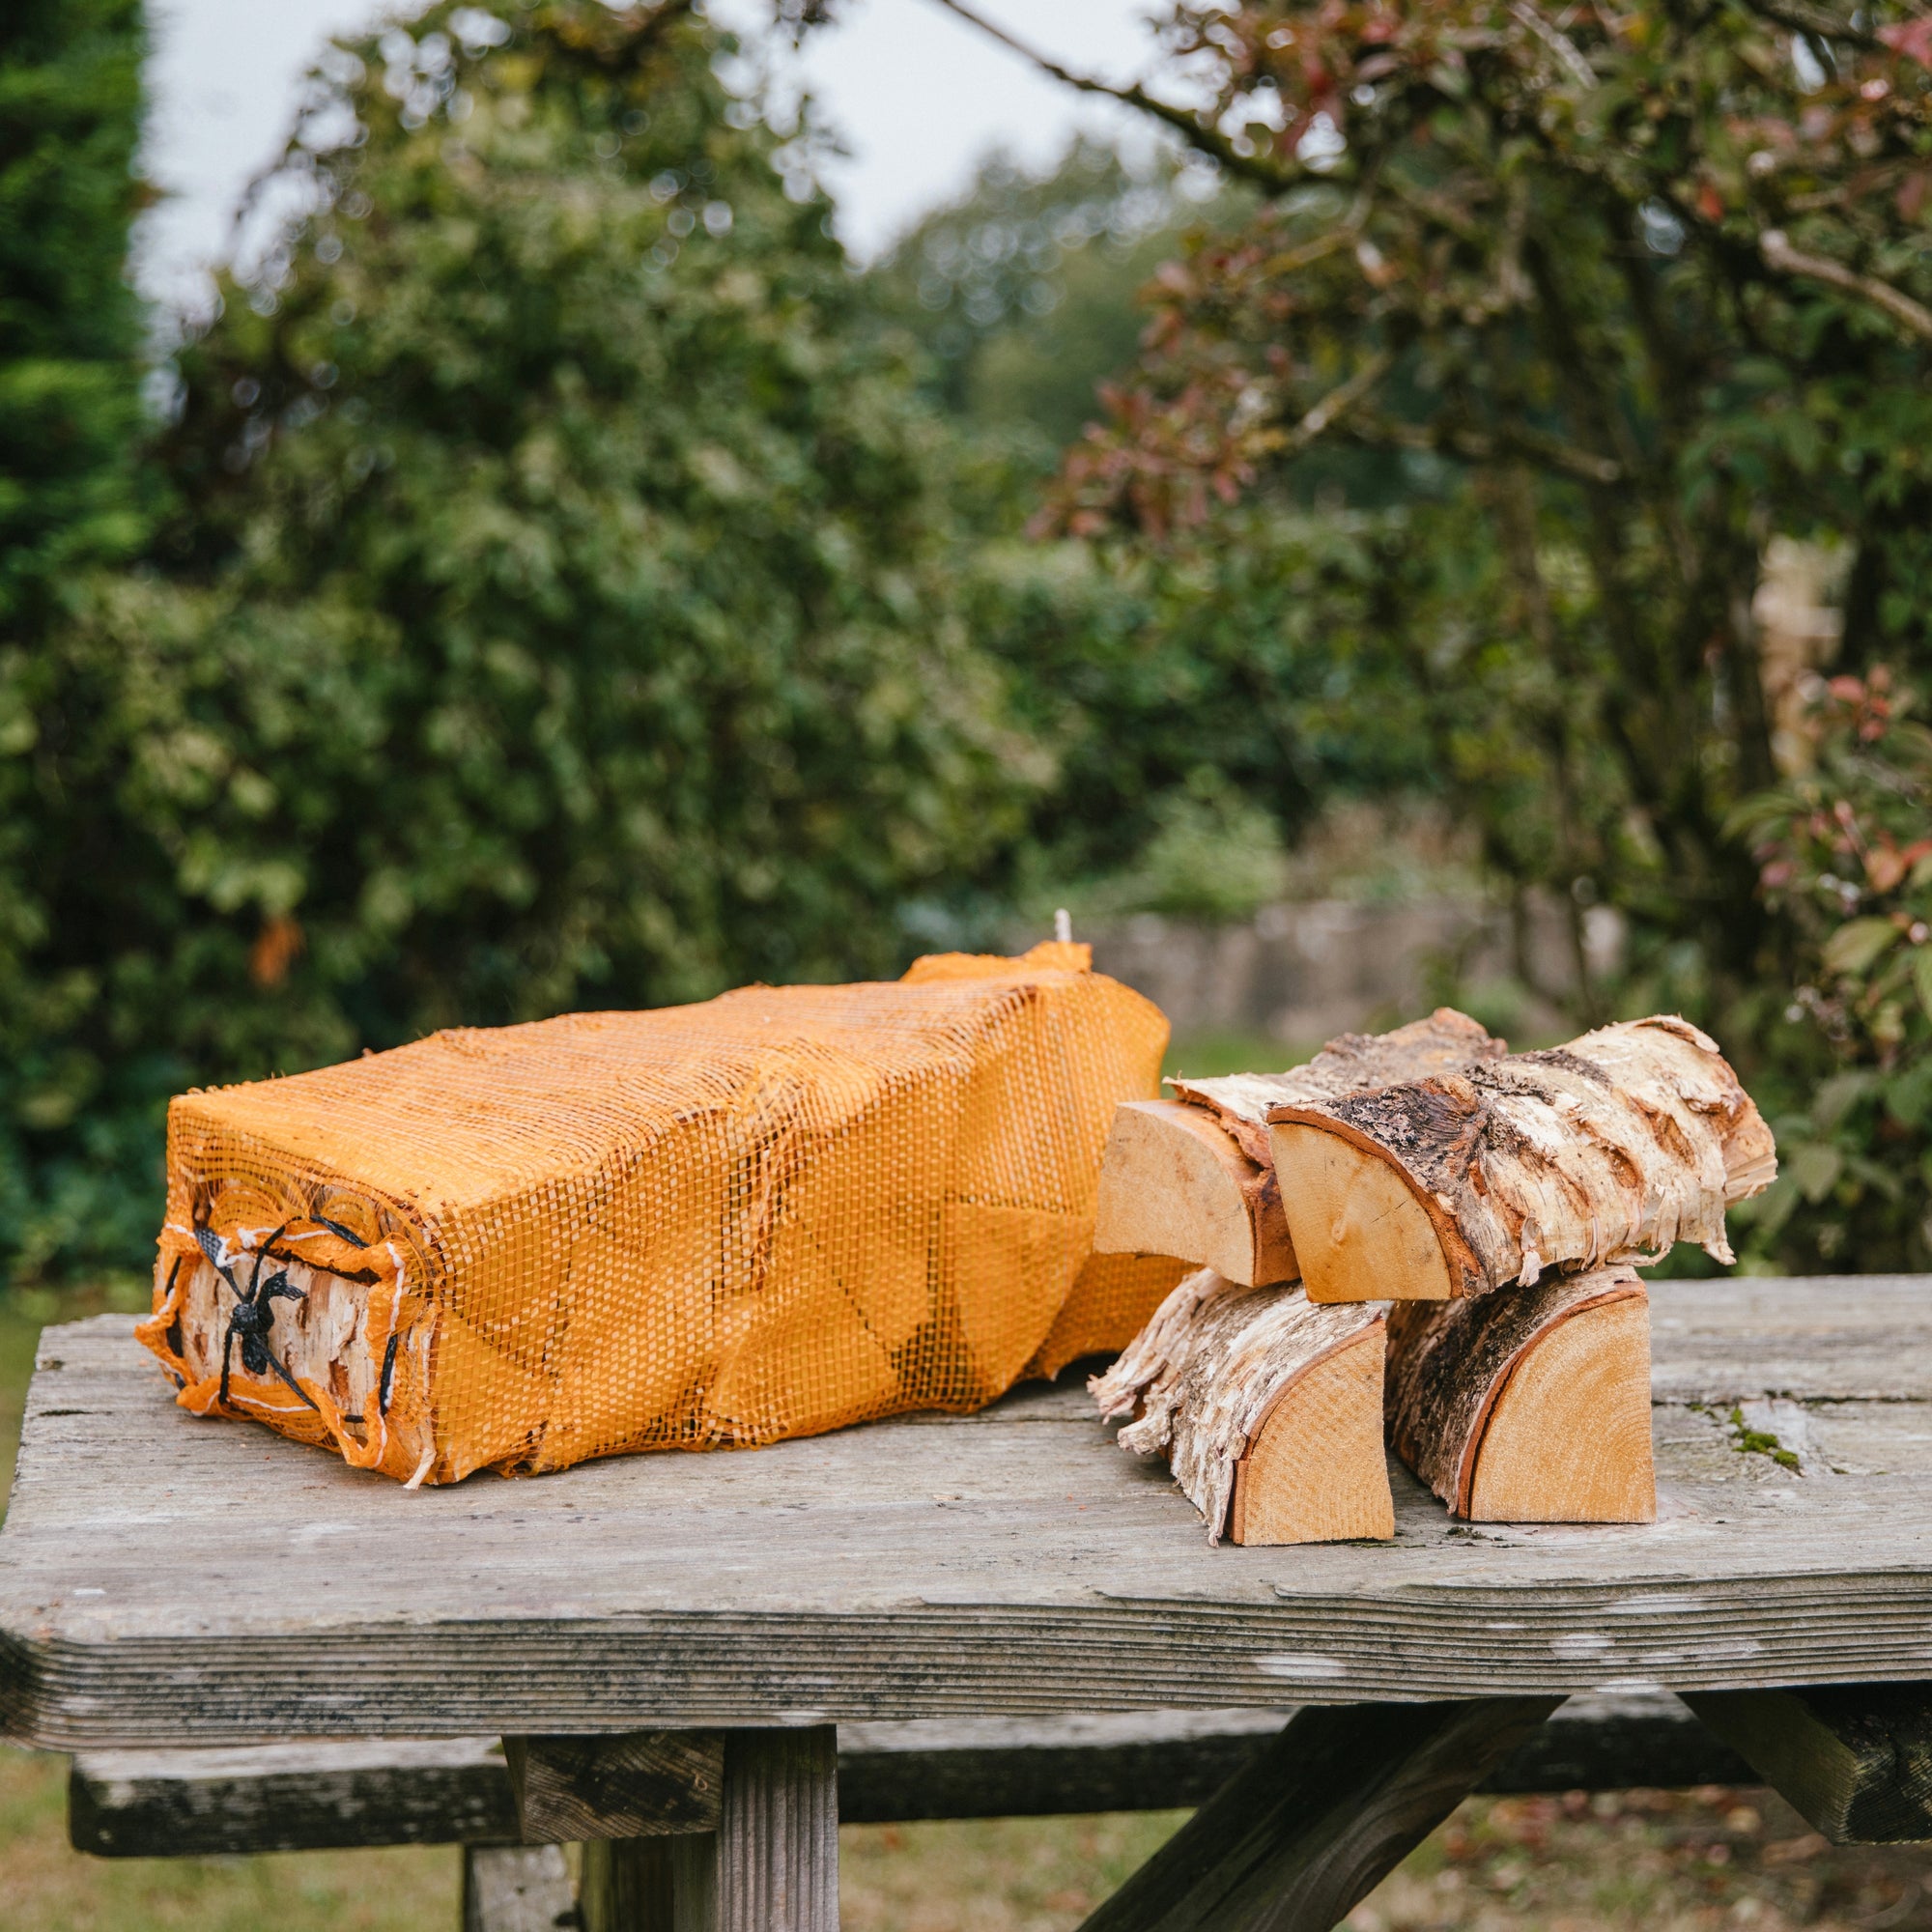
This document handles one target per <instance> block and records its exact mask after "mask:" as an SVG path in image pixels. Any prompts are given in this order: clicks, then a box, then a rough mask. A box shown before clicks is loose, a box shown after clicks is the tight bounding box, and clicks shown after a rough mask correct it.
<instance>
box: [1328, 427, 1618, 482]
mask: <svg viewBox="0 0 1932 1932" xmlns="http://www.w3.org/2000/svg"><path fill="white" fill-rule="evenodd" d="M1350 435H1351V436H1352V437H1353V438H1354V440H1356V441H1357V442H1359V443H1361V444H1362V445H1363V446H1364V447H1366V448H1370V449H1426V450H1428V451H1430V452H1431V453H1432V454H1433V455H1436V456H1458V457H1461V458H1462V459H1463V461H1464V462H1466V463H1494V462H1495V461H1496V460H1497V458H1498V457H1500V456H1504V455H1513V456H1519V457H1520V458H1522V460H1523V461H1524V462H1526V463H1532V464H1534V465H1536V467H1537V468H1538V469H1548V470H1553V471H1554V472H1555V473H1556V474H1557V475H1559V476H1565V477H1568V478H1570V479H1571V480H1572V481H1573V482H1577V483H1603V484H1610V483H1621V482H1622V481H1623V480H1624V469H1623V466H1622V465H1621V464H1620V463H1614V462H1612V461H1611V460H1610V459H1609V458H1608V457H1606V456H1598V455H1595V454H1594V453H1593V452H1591V451H1590V450H1587V449H1577V447H1575V446H1574V445H1573V444H1571V443H1567V442H1563V441H1560V440H1558V439H1557V438H1555V437H1553V436H1545V435H1544V434H1543V432H1542V431H1540V430H1533V429H1528V428H1525V427H1523V426H1522V425H1520V424H1518V425H1516V426H1514V427H1511V428H1508V429H1502V430H1498V431H1496V432H1494V433H1493V434H1492V433H1491V432H1490V431H1487V430H1479V429H1470V428H1468V427H1466V426H1465V425H1463V424H1460V423H1435V424H1428V423H1406V422H1401V421H1398V420H1396V419H1395V418H1393V417H1389V416H1377V417H1372V418H1367V419H1364V418H1362V417H1359V416H1358V417H1357V418H1356V424H1355V427H1354V428H1353V429H1351V430H1350Z"/></svg>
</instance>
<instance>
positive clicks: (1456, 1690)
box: [0, 1277, 1932, 1932]
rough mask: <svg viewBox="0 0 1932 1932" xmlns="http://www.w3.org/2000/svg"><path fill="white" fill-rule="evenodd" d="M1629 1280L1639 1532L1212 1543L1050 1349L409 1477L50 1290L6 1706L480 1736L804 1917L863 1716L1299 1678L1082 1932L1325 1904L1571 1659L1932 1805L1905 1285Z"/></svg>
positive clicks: (1565, 1688) (1560, 1529)
mask: <svg viewBox="0 0 1932 1932" xmlns="http://www.w3.org/2000/svg"><path fill="white" fill-rule="evenodd" d="M1653 1295H1654V1311H1653V1312H1654V1337H1655V1340H1654V1356H1655V1373H1654V1400H1655V1411H1654V1412H1655V1425H1656V1442H1657V1455H1658V1467H1659V1477H1660V1508H1659V1518H1658V1520H1657V1521H1656V1522H1655V1523H1654V1524H1650V1525H1645V1526H1640V1527H1624V1526H1593V1527H1579V1526H1557V1525H1544V1526H1527V1525H1524V1526H1503V1525H1472V1524H1457V1523H1453V1522H1451V1521H1450V1520H1449V1519H1448V1518H1447V1517H1446V1516H1445V1515H1444V1514H1443V1512H1442V1511H1441V1509H1440V1507H1439V1506H1438V1505H1437V1504H1436V1503H1435V1501H1434V1499H1433V1498H1431V1497H1430V1496H1428V1495H1427V1494H1426V1493H1425V1492H1422V1491H1421V1490H1420V1488H1419V1487H1418V1486H1417V1485H1416V1484H1415V1483H1414V1482H1413V1481H1411V1480H1410V1479H1409V1478H1408V1477H1407V1476H1406V1473H1405V1472H1403V1471H1402V1470H1401V1469H1400V1468H1396V1469H1394V1470H1393V1471H1392V1475H1393V1480H1394V1483H1395V1489H1396V1499H1397V1500H1396V1520H1397V1531H1396V1538H1395V1541H1394V1543H1393V1544H1378V1545H1337V1546H1322V1547H1300V1548H1281V1549H1266V1548H1232V1547H1223V1548H1208V1545H1207V1543H1206V1541H1205V1539H1204V1536H1203V1533H1202V1528H1201V1524H1200V1521H1199V1519H1198V1518H1197V1517H1196V1516H1195V1513H1194V1511H1193V1510H1192V1508H1191V1507H1190V1506H1189V1505H1188V1504H1187V1503H1186V1502H1185V1501H1184V1500H1183V1499H1182V1498H1181V1497H1180V1496H1179V1494H1178V1492H1176V1491H1175V1490H1174V1488H1173V1486H1172V1484H1171V1482H1170V1480H1169V1478H1168V1476H1167V1473H1166V1471H1165V1469H1164V1468H1163V1467H1162V1466H1160V1465H1159V1464H1157V1463H1141V1462H1137V1461H1136V1460H1134V1459H1132V1458H1130V1457H1127V1456H1125V1455H1122V1453H1121V1452H1120V1451H1119V1449H1118V1448H1116V1447H1115V1446H1114V1444H1113V1442H1112V1439H1111V1435H1110V1433H1109V1432H1107V1431H1105V1430H1103V1429H1102V1428H1100V1427H1099V1425H1098V1424H1096V1423H1095V1422H1094V1419H1093V1416H1092V1413H1091V1409H1090V1407H1089V1406H1088V1404H1087V1402H1086V1399H1085V1397H1084V1395H1083V1394H1082V1393H1081V1392H1080V1390H1079V1389H1078V1388H1077V1387H1062V1388H1042V1387H1031V1388H1023V1389H1020V1390H1018V1391H1015V1392H1014V1393H1013V1394H1012V1395H1010V1396H1009V1397H1008V1398H1007V1399H1006V1400H1005V1401H1003V1402H1001V1403H999V1404H997V1405H996V1406H994V1407H992V1408H990V1409H988V1410H986V1411H984V1412H983V1413H981V1414H980V1415H976V1416H970V1417H932V1416H921V1417H911V1418H906V1419H903V1420H899V1421H895V1422H888V1423H881V1424H876V1425H872V1426H870V1427H867V1428H862V1429H855V1430H850V1431H846V1432H844V1433H841V1434H838V1435H829V1436H822V1437H817V1438H814V1439H811V1440H807V1441H799V1442H790V1443H783V1444H780V1445H778V1446H776V1447H773V1448H770V1449H766V1450H761V1451H758V1452H756V1453H753V1454H730V1455H707V1456H678V1455H666V1456H648V1457H633V1458H624V1459H617V1460H613V1461H611V1462H606V1463H593V1464H588V1465H585V1466H582V1467H580V1468H577V1469H573V1470H569V1471H567V1472H564V1473H562V1474H559V1475H554V1476H547V1477H544V1478H541V1479H538V1480H534V1481H528V1482H518V1483H503V1482H498V1481H497V1480H495V1479H491V1478H477V1479H473V1480H471V1481H470V1482H468V1483H465V1484H462V1485H459V1486H456V1487H454V1488H451V1489H445V1490H425V1491H421V1492H413V1493H412V1492H404V1491H402V1490H400V1489H398V1488H397V1487H396V1486H394V1485H393V1484H390V1483H387V1482H385V1481H383V1480H380V1479H376V1478H371V1477H367V1476H360V1475H357V1474H355V1473H354V1472H352V1471H350V1470H348V1469H346V1468H344V1467H343V1466H341V1465H340V1464H338V1463H333V1462H331V1461H330V1460H328V1459H327V1458H326V1457H325V1456H323V1455H321V1454H318V1453H317V1452H315V1451H313V1450H308V1449H303V1448H299V1447H297V1446H295V1445H293V1444H290V1443H287V1442H284V1441H281V1440H279V1439H278V1438H275V1437H273V1436H271V1435H268V1434H267V1433H266V1432H263V1431H261V1430H258V1429H255V1428H251V1427H247V1426H244V1425H240V1424H233V1423H212V1422H202V1421H196V1420H194V1419H192V1418H190V1417H188V1416H186V1415H185V1414H183V1413H182V1412H181V1411H180V1410H178V1409H176V1408H175V1407H174V1406H173V1405H172V1402H171V1401H170V1393H171V1392H170V1390H169V1389H168V1387H167V1385H166V1384H165V1382H163V1381H162V1380H161V1378H159V1376H158V1375H157V1374H156V1372H155V1371H154V1369H153V1368H152V1366H151V1365H150V1364H149V1363H148V1362H147V1360H146V1359H145V1357H144V1356H143V1355H142V1354H141V1352H140V1351H139V1350H137V1349H135V1348H134V1347H133V1346H132V1344H131V1343H130V1341H129V1339H128V1323H127V1322H126V1321H124V1320H121V1319H119V1318H112V1317H100V1318H97V1319H96V1320H94V1321H84V1322H78V1323H74V1324H71V1325H69V1326H67V1327H62V1328H56V1329H50V1330H48V1331H47V1333H46V1334H45V1336H44V1337H43V1344H42V1351H41V1358H40V1364H39V1367H38V1370H37V1373H36V1377H35V1381H34V1386H33V1390H32V1393H31V1396H30V1401H29V1407H28V1415H27V1422H26V1427H25V1431H24V1435H23V1440H22V1447H21V1456H20V1463H19V1468H18V1473H17V1476H16V1478H15V1484H14V1496H13V1501H12V1505H11V1508H10V1511H9V1515H8V1518H7V1521H6V1525H5V1528H4V1531H0V1720H4V1725H5V1728H6V1729H7V1730H8V1731H9V1732H10V1733H12V1734H13V1735H14V1736H16V1737H17V1738H19V1739H20V1740H22V1741H24V1742H27V1743H31V1744H37V1745H41V1746H45V1747H53V1748H62V1749H75V1748H87V1747H122V1748H125V1747H141V1746H150V1745H153V1746H159V1745H166V1746H188V1745H204V1746H234V1745H240V1744H244V1743H249V1742H255V1741H267V1740H275V1739H289V1738H292V1737H338V1738H340V1737H355V1738H365V1739H368V1738H381V1737H384V1736H391V1737H412V1738H433V1737H449V1738H456V1737H469V1736H474V1735H476V1734H478V1733H488V1734H492V1735H498V1736H501V1737H503V1738H504V1739H505V1740H506V1745H507V1750H508V1755H509V1760H510V1766H511V1770H512V1773H513V1776H514V1779H515V1781H516V1783H517V1786H518V1791H519V1798H520V1803H521V1804H522V1820H523V1826H524V1830H525V1833H526V1836H528V1837H530V1838H532V1839H539V1840H541V1839H552V1840H554V1839H559V1838H561V1839H571V1840H578V1841H584V1842H585V1843H586V1844H587V1846H588V1847H589V1850H588V1852H587V1854H586V1861H585V1879H584V1886H585V1899H584V1913H585V1918H586V1921H587V1922H590V1923H592V1924H593V1925H603V1926H612V1927H614V1926H619V1925H624V1926H630V1925H643V1924H646V1923H649V1924H651V1925H653V1926H656V1925H658V1924H660V1923H663V1924H665V1925H669V1924H672V1923H673V1922H674V1923H675V1924H676V1925H677V1926H678V1927H680V1928H683V1927H686V1926H705V1927H712V1926H715V1927H719V1928H744V1932H752V1928H757V1932H767V1928H775V1927H782V1928H787V1929H788V1928H794V1927H796V1928H799V1929H800V1932H805V1928H811V1932H817V1928H819V1927H825V1926H830V1925H833V1924H834V1923H835V1922H836V1916H837V1835H836V1826H837V1818H838V1811H837V1796H836V1777H835V1769H834V1767H835V1761H836V1745H835V1736H836V1729H835V1727H836V1726H838V1724H840V1723H854V1722H861V1721H867V1720H873V1721H876V1720H895V1719H896V1720H905V1719H929V1718H962V1717H966V1718H976V1719H983V1718H991V1717H1002V1716H1004V1717H1009V1718H1027V1717H1041V1718H1043V1717H1051V1716H1054V1715H1057V1714H1069V1713H1094V1712H1108V1713H1132V1712H1136V1711H1145V1712H1155V1711H1161V1712H1176V1711H1186V1710H1190V1709H1192V1710H1210V1709H1211V1710H1227V1709H1238V1708H1243V1707H1252V1708H1256V1709H1264V1710H1265V1709H1279V1708H1281V1707H1282V1706H1284V1705H1286V1704H1294V1705H1297V1706H1300V1707H1302V1708H1301V1709H1300V1710H1299V1711H1298V1714H1297V1715H1296V1716H1295V1717H1294V1718H1293V1720H1292V1721H1291V1722H1290V1723H1289V1725H1288V1727H1287V1728H1286V1729H1285V1730H1284V1731H1283V1732H1282V1733H1281V1734H1280V1735H1279V1737H1278V1738H1277V1739H1276V1740H1275V1741H1274V1742H1273V1743H1272V1744H1271V1745H1269V1746H1267V1747H1264V1749H1262V1750H1261V1751H1260V1752H1259V1753H1257V1754H1256V1755H1255V1756H1254V1757H1253V1758H1252V1759H1250V1760H1249V1761H1248V1762H1247V1764H1246V1766H1245V1768H1244V1769H1242V1770H1241V1771H1239V1772H1238V1773H1236V1776H1234V1777H1233V1778H1232V1779H1231V1780H1230V1782H1229V1783H1228V1784H1227V1785H1226V1786H1224V1787H1223V1788H1222V1789H1221V1791H1220V1792H1219V1793H1218V1794H1217V1795H1216V1796H1215V1797H1214V1798H1213V1799H1212V1800H1211V1801H1210V1802H1209V1803H1208V1804H1206V1805H1204V1806H1203V1808H1202V1809H1201V1810H1200V1811H1199V1812H1197V1813H1196V1815H1195V1817H1194V1819H1193V1820H1192V1821H1191V1822H1190V1824H1189V1825H1187V1826H1186V1827H1184V1828H1183V1829H1182V1831H1181V1832H1180V1833H1179V1834H1177V1836H1176V1837H1175V1838H1174V1839H1172V1840H1171V1841H1170V1842H1169V1844H1168V1845H1167V1846H1166V1847H1165V1848H1164V1849H1163V1851H1162V1852H1161V1853H1159V1854H1158V1855H1156V1857H1155V1858H1154V1859H1153V1860H1152V1861H1151V1862H1150V1864H1149V1865H1148V1866H1146V1867H1144V1868H1143V1870H1142V1871H1141V1872H1140V1873H1138V1874H1137V1875H1136V1876H1135V1877H1134V1878H1133V1879H1131V1880H1129V1881H1128V1883H1127V1884H1126V1886H1125V1887H1123V1888H1122V1890H1121V1891H1120V1892H1119V1893H1117V1894H1116V1895H1115V1896H1114V1898H1112V1899H1110V1900H1109V1901H1108V1902H1107V1903H1106V1904H1105V1905H1104V1906H1102V1907H1101V1908H1100V1910H1099V1912H1098V1913H1097V1914H1096V1915H1095V1919H1094V1923H1095V1924H1096V1925H1103V1926H1105V1927H1107V1928H1109V1932H1115V1928H1118V1929H1119V1932H1125V1928H1128V1927H1133V1928H1141V1927H1151V1926H1156V1925H1158V1926H1163V1927H1166V1926H1172V1927H1176V1928H1178V1927H1179V1926H1182V1925H1190V1926H1192V1925H1215V1926H1222V1925H1225V1926H1230V1927H1233V1926H1262V1925H1266V1926H1269V1927H1281V1928H1290V1927H1292V1928H1301V1927H1317V1926H1320V1927H1327V1926H1330V1925H1332V1924H1334V1923H1335V1921H1336V1920H1337V1919H1338V1918H1341V1917H1342V1916H1343V1915H1344V1914H1345V1913H1346V1912H1347V1910H1348V1909H1349V1907H1350V1904H1352V1903H1353V1901H1354V1900H1355V1899H1356V1898H1358V1897H1359V1896H1361V1895H1362V1893H1364V1892H1365V1891H1366V1890H1367V1889H1369V1888H1370V1887H1371V1886H1373V1885H1374V1884H1375V1882H1376V1881H1377V1880H1378V1878H1379V1877H1380V1876H1381V1874H1382V1873H1383V1872H1384V1871H1386V1870H1387V1869H1388V1868H1389V1867H1390V1865H1391V1864H1393V1862H1394V1861H1396V1860H1397V1859H1398V1858H1400V1857H1401V1856H1402V1854H1403V1853H1404V1852H1405V1851H1406V1849H1407V1848H1408V1847H1409V1846H1411V1845H1412V1844H1414V1843H1415V1842H1416V1841H1417V1840H1418V1839H1419V1838H1420V1837H1422V1836H1423V1835H1424V1834H1425V1833H1427V1832H1428V1831H1429V1830H1431V1829H1432V1828H1433V1827H1434V1826H1435V1824H1436V1823H1438V1822H1439V1821H1440V1820H1441V1819H1442V1818H1443V1817H1444V1816H1446V1815H1447V1813H1448V1812H1449V1811H1450V1810H1451V1809H1452V1808H1453V1807H1454V1805H1455V1804H1457V1803H1458V1802H1459V1801H1460V1799H1461V1798H1462V1797H1463V1795H1464V1794H1465V1793H1466V1792H1467V1791H1469V1790H1470V1789H1471V1788H1472V1787H1473V1786H1475V1785H1476V1784H1477V1783H1478V1781H1479V1780H1481V1779H1482V1778H1483V1776H1485V1774H1486V1773H1487V1772H1488V1770H1489V1769H1490V1767H1491V1766H1492V1764H1493V1763H1495V1762H1496V1761H1497V1760H1498V1759H1499V1758H1500V1757H1501V1756H1502V1755H1503V1754H1504V1753H1505V1752H1507V1751H1508V1750H1510V1749H1511V1748H1512V1747H1514V1746H1516V1745H1517V1744H1518V1743H1520V1740H1521V1738H1522V1737H1523V1736H1524V1734H1525V1733H1526V1732H1527V1731H1528V1730H1529V1729H1530V1728H1531V1727H1533V1726H1534V1725H1535V1724H1537V1723H1538V1722H1539V1721H1540V1720H1541V1719H1543V1718H1544V1717H1545V1716H1546V1715H1547V1714H1548V1712H1549V1711H1551V1710H1552V1709H1553V1708H1554V1707H1555V1705H1556V1704H1557V1703H1558V1702H1559V1701H1560V1700H1561V1699H1562V1698H1563V1697H1564V1696H1566V1695H1567V1694H1569V1693H1571V1692H1577V1691H1592V1692H1599V1693H1602V1692H1609V1693H1615V1692H1618V1691H1632V1690H1644V1689H1649V1688H1656V1687H1663V1688H1667V1689H1670V1690H1678V1691H1680V1692H1682V1693H1684V1694H1685V1696H1686V1697H1687V1698H1688V1700H1689V1701H1690V1704H1691V1707H1692V1709H1694V1710H1695V1711H1696V1712H1697V1713H1698V1715H1699V1717H1700V1718H1702V1719H1704V1720H1705V1722H1706V1723H1707V1724H1709V1725H1710V1726H1712V1728H1714V1729H1715V1730H1717V1731H1718V1732H1719V1734H1720V1735H1722V1736H1723V1737H1725V1738H1726V1739H1727V1740H1728V1741H1729V1742H1730V1743H1731V1744H1733V1745H1734V1746H1735V1747H1737V1748H1738V1749H1739V1750H1741V1751H1742V1752H1743V1754H1744V1756H1745V1757H1746V1758H1747V1759H1748V1760H1749V1761H1750V1762H1751V1763H1752V1764H1753V1765H1754V1766H1755V1767H1756V1768H1757V1770H1758V1772H1759V1773H1760V1774H1761V1775H1762V1776H1765V1777H1766V1778H1767V1779H1768V1780H1769V1781H1771V1782H1773V1783H1776V1784H1777V1785H1778V1786H1779V1788H1780V1789H1782V1790H1784V1791H1785V1792H1786V1794H1787V1795H1788V1796H1790V1797H1792V1798H1793V1799H1794V1801H1795V1802H1797V1803H1798V1804H1799V1805H1800V1808H1801V1809H1804V1810H1805V1811H1806V1812H1807V1814H1808V1815H1810V1816H1811V1817H1813V1819H1814V1820H1816V1821H1818V1822H1820V1823H1821V1825H1823V1826H1825V1827H1826V1828H1827V1829H1831V1830H1833V1831H1834V1832H1835V1833H1838V1834H1839V1835H1841V1836H1863V1837H1890V1838H1902V1837H1913V1836H1927V1835H1932V1696H1929V1695H1928V1694H1927V1691H1928V1689H1932V1686H1928V1685H1927V1683H1926V1680H1932V1278H1927V1277H1862V1278H1824V1279H1817V1278H1814V1279H1810V1280H1804V1281H1788V1282H1786V1281H1736V1280H1732V1281H1719V1282H1706V1283H1694V1284H1692V1283H1660V1284H1658V1285H1657V1286H1656V1287H1655V1289H1654V1291H1653ZM1773 1437H1775V1438H1776V1449H1775V1453H1774V1451H1773V1450H1772V1448H1770V1447H1769V1446H1768V1442H1769V1438H1773ZM1808 1687H1834V1688H1832V1689H1829V1690H1818V1689H1811V1688H1808Z"/></svg>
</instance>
